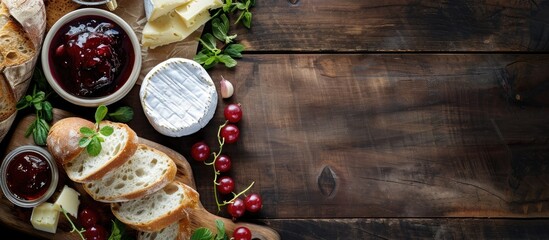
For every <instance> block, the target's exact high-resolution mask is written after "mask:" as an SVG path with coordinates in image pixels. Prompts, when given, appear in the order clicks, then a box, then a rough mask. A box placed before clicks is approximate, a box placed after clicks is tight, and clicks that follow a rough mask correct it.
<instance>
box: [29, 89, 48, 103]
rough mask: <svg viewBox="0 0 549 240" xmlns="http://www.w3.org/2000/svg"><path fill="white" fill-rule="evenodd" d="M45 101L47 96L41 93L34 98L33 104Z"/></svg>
mask: <svg viewBox="0 0 549 240" xmlns="http://www.w3.org/2000/svg"><path fill="white" fill-rule="evenodd" d="M44 99H46V94H45V93H44V92H42V91H39V92H37V93H36V94H34V96H33V97H32V103H40V102H42V101H44Z"/></svg>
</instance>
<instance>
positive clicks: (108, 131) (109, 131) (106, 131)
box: [99, 126, 114, 137]
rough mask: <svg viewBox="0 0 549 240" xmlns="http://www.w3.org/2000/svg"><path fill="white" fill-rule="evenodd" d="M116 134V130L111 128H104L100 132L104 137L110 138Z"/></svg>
mask: <svg viewBox="0 0 549 240" xmlns="http://www.w3.org/2000/svg"><path fill="white" fill-rule="evenodd" d="M113 132H114V129H113V128H112V127H111V126H104V127H102V128H101V129H100V130H99V133H101V134H103V136H105V137H108V136H110V135H111V134H112V133H113Z"/></svg>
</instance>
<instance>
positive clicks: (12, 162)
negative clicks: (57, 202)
mask: <svg viewBox="0 0 549 240" xmlns="http://www.w3.org/2000/svg"><path fill="white" fill-rule="evenodd" d="M0 171H1V173H0V174H1V176H0V186H1V187H2V192H3V193H4V195H5V196H6V198H7V199H8V200H10V201H11V202H12V203H13V204H15V205H17V206H20V207H26V208H30V207H35V206H37V205H38V204H40V203H42V202H45V201H46V200H48V199H49V198H50V197H51V196H52V194H53V193H54V192H55V189H56V188H57V182H58V181H59V173H58V169H57V165H56V163H55V161H54V160H53V158H52V156H51V155H50V153H49V152H48V151H47V150H45V149H43V148H41V147H38V146H33V145H25V146H20V147H18V148H16V149H14V150H13V151H11V152H10V153H8V155H7V156H6V157H5V158H4V160H3V162H2V165H1V167H0Z"/></svg>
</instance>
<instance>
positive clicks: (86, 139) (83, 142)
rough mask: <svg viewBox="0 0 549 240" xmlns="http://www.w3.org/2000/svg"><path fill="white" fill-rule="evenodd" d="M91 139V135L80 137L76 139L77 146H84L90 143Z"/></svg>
mask: <svg viewBox="0 0 549 240" xmlns="http://www.w3.org/2000/svg"><path fill="white" fill-rule="evenodd" d="M91 140H92V138H91V137H82V138H80V141H78V146H79V147H81V148H85V147H87V146H88V145H89V144H90V143H91Z"/></svg>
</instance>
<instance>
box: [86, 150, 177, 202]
mask: <svg viewBox="0 0 549 240" xmlns="http://www.w3.org/2000/svg"><path fill="white" fill-rule="evenodd" d="M139 148H146V149H147V150H149V151H154V152H156V153H157V154H158V155H163V156H165V157H166V158H168V159H171V158H170V157H169V156H168V155H167V154H165V153H164V152H162V151H160V150H158V149H156V148H153V147H149V146H147V145H145V144H139V145H138V147H137V149H139ZM136 151H137V150H136ZM176 173H177V166H176V165H175V162H174V161H173V160H171V161H169V166H168V170H167V171H166V173H165V174H164V175H163V176H162V178H160V179H158V181H156V182H154V183H149V185H148V186H147V187H144V188H141V189H139V190H137V191H134V192H131V193H128V194H126V195H122V196H115V197H106V198H100V197H98V196H97V195H95V193H93V191H92V190H91V189H90V188H89V187H88V186H87V184H84V190H85V191H86V192H87V193H88V194H89V195H90V196H91V197H92V198H93V199H94V200H96V201H100V202H107V203H112V202H126V201H130V200H133V199H137V198H141V197H144V196H147V195H150V194H153V193H154V192H156V191H158V190H160V189H162V188H163V187H165V186H166V185H168V183H170V182H172V181H173V180H174V179H175V175H176Z"/></svg>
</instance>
